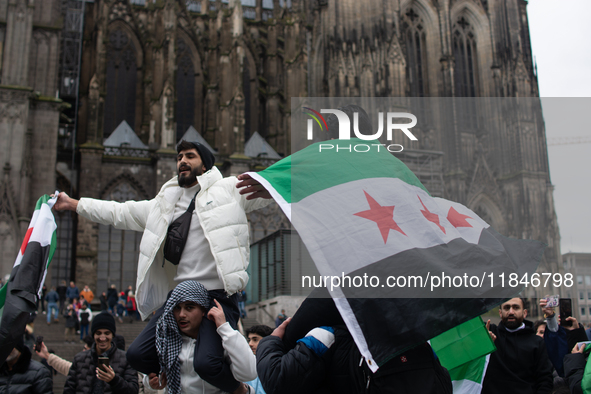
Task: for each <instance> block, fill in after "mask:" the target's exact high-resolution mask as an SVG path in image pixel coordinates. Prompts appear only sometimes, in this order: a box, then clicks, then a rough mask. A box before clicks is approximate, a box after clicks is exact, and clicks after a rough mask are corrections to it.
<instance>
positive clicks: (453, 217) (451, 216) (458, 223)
mask: <svg viewBox="0 0 591 394" xmlns="http://www.w3.org/2000/svg"><path fill="white" fill-rule="evenodd" d="M466 219H472V218H471V217H470V216H468V215H462V214H461V213H459V212H458V211H456V210H455V209H454V207H451V208H449V212H448V213H447V220H448V221H449V222H450V223H451V224H452V226H454V227H456V228H457V227H472V225H471V224H470V223H468V222H467V221H466Z"/></svg>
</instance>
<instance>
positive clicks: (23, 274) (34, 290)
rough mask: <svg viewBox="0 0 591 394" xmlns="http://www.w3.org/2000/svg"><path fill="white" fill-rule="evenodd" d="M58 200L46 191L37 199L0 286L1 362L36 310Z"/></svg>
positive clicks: (52, 240) (52, 247) (53, 240)
mask: <svg viewBox="0 0 591 394" xmlns="http://www.w3.org/2000/svg"><path fill="white" fill-rule="evenodd" d="M57 194H58V193H57V192H56V193H55V195H56V196H57ZM56 201H57V197H54V198H51V197H50V196H48V195H47V194H46V195H44V196H43V197H41V198H40V199H39V200H37V205H36V206H35V212H34V213H33V218H32V219H31V222H30V223H29V228H28V229H27V233H26V234H25V239H24V240H23V243H22V245H21V248H20V250H19V253H18V256H17V258H16V261H15V263H14V266H13V268H12V273H11V274H10V279H9V280H8V282H7V283H6V284H5V285H4V286H3V287H2V289H0V316H1V320H0V365H2V364H3V363H4V361H5V360H6V357H8V355H9V354H10V352H11V351H12V349H13V348H14V345H15V344H16V342H17V341H18V339H19V338H22V337H23V334H24V333H25V326H26V324H27V321H28V319H29V317H30V316H31V313H33V312H34V311H35V310H36V302H37V298H38V297H39V295H40V292H41V288H42V287H43V282H45V275H46V274H47V267H48V266H49V264H50V263H51V259H52V257H53V254H54V252H55V247H56V229H57V225H56V224H55V219H54V217H53V214H52V213H51V207H53V204H55V202H56Z"/></svg>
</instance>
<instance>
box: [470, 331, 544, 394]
mask: <svg viewBox="0 0 591 394" xmlns="http://www.w3.org/2000/svg"><path fill="white" fill-rule="evenodd" d="M524 323H525V328H523V329H521V330H518V331H515V332H509V331H507V328H506V327H505V325H504V324H503V323H502V322H501V323H500V324H499V325H498V326H496V325H494V324H491V326H490V330H491V331H492V332H493V334H495V335H496V336H497V339H496V340H495V346H496V347H497V350H496V351H494V352H493V353H491V355H490V361H489V364H488V368H487V370H486V375H485V377H484V382H483V385H482V394H498V393H503V394H512V393H515V394H547V393H550V391H551V390H552V363H550V359H549V358H548V353H547V352H546V345H545V343H544V340H543V339H542V338H540V337H539V336H537V335H536V334H535V332H534V330H533V323H532V322H530V321H528V320H524Z"/></svg>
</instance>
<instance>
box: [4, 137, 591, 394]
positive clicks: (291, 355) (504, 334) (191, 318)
mask: <svg viewBox="0 0 591 394" xmlns="http://www.w3.org/2000/svg"><path fill="white" fill-rule="evenodd" d="M177 153H178V156H177V173H178V175H177V176H175V177H174V178H172V179H171V180H169V181H168V182H166V183H165V184H164V185H163V186H162V189H161V190H160V192H159V193H158V195H157V196H156V197H155V198H154V199H152V200H148V201H138V202H135V201H127V202H125V203H119V202H114V201H102V200H95V199H90V198H81V199H80V200H76V199H73V198H71V197H69V196H68V195H67V194H65V193H60V194H59V197H58V200H57V202H56V203H55V205H54V209H56V210H58V211H61V210H72V211H75V212H77V213H78V214H79V215H81V216H83V217H85V218H87V219H89V220H91V221H94V222H98V223H101V224H110V225H113V226H116V227H117V228H119V229H126V230H134V231H141V232H143V236H142V241H141V243H140V255H139V260H138V277H137V289H136V293H135V297H134V294H133V292H132V291H131V289H128V291H127V292H121V293H118V292H117V289H116V287H115V286H111V287H110V288H109V289H107V290H106V291H105V292H102V294H101V295H100V296H99V303H100V308H99V309H100V312H99V313H96V314H95V313H94V312H92V311H91V309H90V308H88V306H89V305H92V300H93V299H94V294H93V293H92V291H90V289H88V287H85V288H84V290H83V291H82V292H80V291H79V290H78V288H77V287H76V286H75V284H74V282H71V283H70V286H69V287H66V286H65V283H62V285H61V286H59V287H58V288H55V289H54V288H52V289H51V290H50V291H48V292H47V294H44V296H43V299H44V300H45V301H47V324H53V323H54V322H57V321H58V319H59V318H60V317H61V316H62V315H67V321H66V340H71V339H72V337H73V335H74V333H75V332H76V329H77V326H76V325H79V327H80V335H81V338H84V336H83V335H84V333H85V332H86V331H87V330H88V328H89V327H90V338H89V339H88V342H85V346H87V347H88V348H87V349H85V350H84V351H82V352H80V353H78V354H77V355H76V356H75V357H74V359H73V361H72V362H69V361H67V360H64V359H60V358H59V357H58V356H57V355H52V354H51V353H50V352H49V350H48V349H47V348H46V347H45V346H43V344H42V343H41V344H39V345H37V348H36V352H37V354H38V355H39V357H42V358H43V359H45V360H46V362H47V364H48V365H49V366H51V367H52V368H55V370H56V371H59V372H60V373H63V374H67V380H66V383H65V387H64V393H121V394H134V393H138V392H139V390H140V388H141V390H142V391H143V392H151V390H163V389H165V390H166V392H167V393H170V394H178V393H204V394H219V393H232V394H246V393H258V394H260V393H267V394H279V393H281V394H286V393H287V394H289V393H294V394H295V393H298V394H300V393H345V394H347V393H394V392H396V393H413V394H414V393H451V392H452V391H453V387H452V381H451V376H450V374H449V372H448V371H447V370H446V369H445V368H444V367H442V365H441V363H440V362H439V359H438V357H437V354H435V352H434V351H433V349H432V348H431V346H430V344H429V343H428V342H424V343H421V344H419V345H417V346H414V347H411V348H408V349H406V350H404V352H403V354H401V355H397V356H396V357H393V358H391V359H390V360H388V361H386V362H384V364H383V365H380V368H379V369H378V370H377V371H375V372H374V371H372V370H371V369H369V368H368V366H367V362H365V361H364V358H363V357H362V356H361V353H360V352H359V350H358V348H357V346H356V345H355V341H354V340H353V337H352V335H351V333H350V332H349V330H348V328H347V325H346V324H345V322H344V320H343V319H342V318H341V316H340V314H339V313H338V311H337V308H336V306H335V304H334V302H333V301H332V299H330V298H323V299H316V298H308V299H306V300H305V301H304V302H303V303H302V305H301V306H300V308H299V309H298V311H297V312H296V313H295V314H294V316H293V317H291V318H290V317H287V315H286V313H285V311H283V310H282V311H281V313H280V314H279V315H277V316H276V319H275V325H276V327H275V328H274V329H272V328H270V327H265V326H255V327H251V328H249V329H248V330H247V331H246V335H243V334H242V333H241V332H240V330H239V320H240V318H241V317H242V318H244V317H246V310H245V301H246V293H243V291H244V287H245V286H246V283H247V282H248V279H249V278H248V274H247V272H246V267H247V263H248V259H249V246H248V245H249V238H248V222H247V219H246V213H247V212H249V211H251V210H254V209H259V208H263V207H265V206H266V205H267V204H268V200H269V199H270V198H271V196H270V194H269V192H268V191H266V190H265V189H264V188H263V187H262V186H261V185H260V184H259V183H258V182H257V181H255V180H254V179H253V178H252V177H250V175H248V174H242V175H239V176H238V177H227V178H224V177H223V176H222V175H221V173H220V171H219V170H218V169H217V168H216V167H215V166H214V162H215V157H214V156H213V154H212V153H211V152H210V151H209V150H208V149H207V148H206V147H205V146H203V145H202V144H200V143H198V142H188V141H181V142H180V143H179V145H178V146H177ZM88 298H91V300H90V301H89V300H88ZM81 299H82V303H81ZM66 300H67V301H68V302H67V303H66ZM99 303H97V305H99ZM58 304H59V306H58ZM540 307H542V308H543V310H544V313H545V316H546V319H545V328H544V333H543V337H541V336H539V335H540V334H541V329H540V327H541V326H542V324H540V325H538V326H537V327H536V329H537V330H536V331H534V325H533V323H531V322H529V321H527V320H526V317H527V314H528V312H527V308H526V305H525V303H524V302H523V300H522V299H520V298H514V299H511V300H508V301H506V302H504V303H503V304H501V305H500V307H499V317H500V320H501V321H500V323H499V324H498V325H495V324H490V322H489V323H488V324H487V327H488V329H489V334H490V336H491V338H492V339H493V340H494V342H495V345H496V351H495V352H493V353H492V354H491V356H490V361H489V363H488V368H487V370H486V374H485V378H484V381H483V384H482V392H484V393H495V394H496V393H503V394H505V393H506V394H511V393H516V394H517V393H519V394H528V393H559V392H572V393H582V392H584V390H585V388H584V387H583V386H584V385H585V382H586V379H585V376H586V375H585V367H586V358H587V356H588V350H587V349H586V347H585V346H583V345H581V344H580V342H581V339H582V338H583V337H582V335H585V337H584V338H585V339H584V340H583V341H586V340H587V339H586V334H585V330H584V329H583V328H582V327H580V325H579V324H578V322H577V321H576V319H574V318H569V319H566V320H568V321H569V322H570V323H571V325H572V327H566V325H567V324H565V322H564V321H560V324H559V320H557V316H556V313H554V310H553V309H552V308H548V307H547V306H546V304H545V300H541V301H540ZM42 308H44V306H43V305H42ZM55 310H57V311H58V315H55ZM97 312H98V311H97ZM138 315H139V316H141V317H142V318H144V319H145V318H148V317H150V320H149V322H148V324H147V325H146V326H145V328H144V329H143V331H142V332H141V333H140V334H139V336H138V337H137V338H135V339H134V341H133V342H132V343H131V345H130V346H129V348H128V349H127V351H125V350H124V349H125V346H124V345H123V346H121V345H119V346H118V345H117V344H118V343H119V342H120V341H118V340H117V336H116V331H117V326H116V320H118V321H119V323H122V322H123V318H124V317H127V318H129V319H130V322H131V321H133V319H134V318H137V316H138ZM52 316H53V318H52ZM389 323H391V324H392V326H391V329H392V330H396V329H397V328H398V327H399V326H403V325H404V321H402V319H401V321H396V322H389ZM83 326H85V328H84V329H83V328H82V327H83ZM536 332H537V333H538V335H536ZM581 333H582V335H581ZM23 346H24V345H20V344H19V345H17V346H16V347H15V348H14V350H13V353H14V354H11V355H10V356H9V358H8V359H7V361H6V362H5V363H4V364H3V365H2V367H1V368H0V379H1V380H0V393H3V392H6V393H25V392H30V393H49V392H51V388H50V386H51V385H50V381H51V374H50V373H49V369H48V368H45V367H44V366H42V365H41V366H40V364H39V363H36V362H33V361H31V357H30V354H31V351H30V350H27V349H25V347H23ZM588 379H589V380H591V372H590V373H589V378H588ZM48 381H49V382H48ZM17 382H18V385H19V387H18V388H14V385H15V384H16V383H17Z"/></svg>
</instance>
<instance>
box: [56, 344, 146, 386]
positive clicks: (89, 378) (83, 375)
mask: <svg viewBox="0 0 591 394" xmlns="http://www.w3.org/2000/svg"><path fill="white" fill-rule="evenodd" d="M102 356H106V357H109V364H110V366H111V368H113V370H114V371H115V377H114V378H113V380H111V381H110V382H109V383H106V382H103V381H102V380H99V379H98V378H97V377H96V368H97V365H98V355H97V353H96V344H93V345H92V348H91V349H90V350H85V351H83V352H80V353H78V354H77V355H76V356H75V357H74V362H72V366H71V367H70V373H69V374H68V378H67V379H66V385H65V387H64V394H74V393H80V394H92V393H93V392H95V390H96V387H95V386H97V385H103V392H104V393H113V394H137V392H138V390H139V386H138V380H137V371H136V370H135V369H133V368H132V367H131V366H130V365H129V364H128V363H127V357H126V355H125V352H124V351H123V350H120V349H117V347H116V346H115V343H111V348H110V349H109V350H107V351H106V352H104V353H103V354H102Z"/></svg>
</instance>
